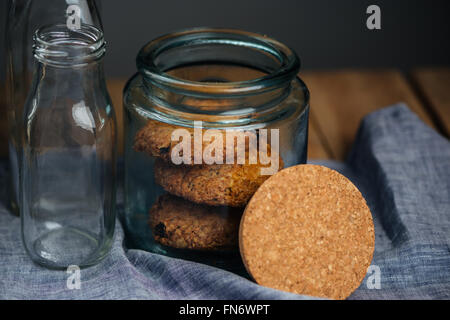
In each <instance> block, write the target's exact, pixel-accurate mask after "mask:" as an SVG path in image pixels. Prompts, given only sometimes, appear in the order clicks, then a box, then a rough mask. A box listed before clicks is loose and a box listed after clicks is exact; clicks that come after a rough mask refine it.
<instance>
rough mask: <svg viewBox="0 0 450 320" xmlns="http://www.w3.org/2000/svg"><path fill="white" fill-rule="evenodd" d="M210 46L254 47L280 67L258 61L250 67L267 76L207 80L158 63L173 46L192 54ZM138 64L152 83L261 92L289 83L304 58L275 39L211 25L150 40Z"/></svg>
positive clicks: (201, 90) (195, 90)
mask: <svg viewBox="0 0 450 320" xmlns="http://www.w3.org/2000/svg"><path fill="white" fill-rule="evenodd" d="M209 45H210V46H215V45H220V46H224V47H228V48H232V47H235V48H236V47H239V48H246V49H249V50H253V51H254V52H259V53H260V54H261V55H265V56H267V57H268V58H269V59H272V60H273V61H276V62H277V63H278V66H277V67H276V68H273V70H264V68H263V67H261V66H258V65H256V62H255V65H253V66H250V67H253V68H255V69H260V70H261V71H263V72H265V73H266V74H265V75H264V76H261V77H259V78H254V79H251V80H244V81H236V82H204V81H192V80H186V79H182V78H178V77H174V76H171V75H170V74H168V73H167V69H166V68H163V67H161V66H160V65H158V63H157V61H158V59H159V58H160V56H161V55H163V54H165V53H167V52H170V51H171V50H173V49H181V50H186V55H189V54H191V55H192V48H195V47H196V46H197V47H198V46H209ZM229 58H230V59H232V58H233V57H232V56H230V57H229ZM225 59H226V58H225ZM199 62H201V61H199ZM136 64H137V68H138V70H139V72H140V73H141V74H142V75H143V77H144V80H146V81H149V82H151V83H152V84H156V85H157V86H162V87H165V88H171V89H173V90H176V91H178V92H180V91H181V92H187V93H190V94H199V95H250V94H258V93H261V92H265V91H268V90H273V89H274V88H278V87H282V86H285V85H287V84H289V83H290V82H291V81H292V80H293V79H295V77H296V76H297V74H298V72H299V70H300V59H299V57H298V56H297V54H296V53H295V51H294V50H292V49H291V48H290V47H288V46H286V45H284V44H282V43H281V42H279V41H277V40H275V39H273V38H270V37H267V36H265V35H262V34H258V33H253V32H248V31H242V30H237V29H226V28H208V27H199V28H192V29H185V30H181V31H178V32H173V33H169V34H166V35H163V36H161V37H158V38H156V39H154V40H152V41H150V42H149V43H147V44H146V45H144V46H143V47H142V48H141V50H140V51H139V53H138V56H137V59H136Z"/></svg>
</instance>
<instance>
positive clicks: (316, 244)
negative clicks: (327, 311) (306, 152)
mask: <svg viewBox="0 0 450 320" xmlns="http://www.w3.org/2000/svg"><path fill="white" fill-rule="evenodd" d="M374 245H375V233H374V227H373V221H372V215H371V213H370V210H369V208H368V206H367V204H366V201H365V200H364V198H363V196H362V195H361V193H360V192H359V190H358V189H357V188H356V187H355V186H354V185H353V183H351V182H350V181H349V180H348V179H347V178H346V177H344V176H343V175H341V174H340V173H338V172H336V171H334V170H331V169H329V168H326V167H323V166H318V165H309V164H308V165H298V166H294V167H290V168H287V169H284V170H282V171H280V172H278V173H277V174H275V175H273V176H272V177H270V178H269V179H268V180H266V181H265V182H264V183H263V184H262V185H261V187H260V188H259V189H258V190H257V191H256V193H255V194H254V196H253V197H252V199H251V200H250V202H249V203H248V205H247V207H246V209H245V212H244V215H243V216H242V220H241V224H240V230H239V246H240V252H241V256H242V259H243V261H244V264H245V266H246V268H247V271H248V272H249V273H250V275H251V276H252V277H253V279H254V280H255V281H256V282H257V283H258V284H260V285H263V286H267V287H271V288H274V289H279V290H284V291H289V292H294V293H297V294H304V295H310V296H316V297H325V298H332V299H345V298H346V297H348V296H349V295H350V294H351V293H352V292H353V291H354V290H355V289H356V288H358V287H359V285H360V284H361V282H362V280H363V279H364V277H365V275H366V272H367V269H368V267H369V266H370V263H371V260H372V256H373V251H374Z"/></svg>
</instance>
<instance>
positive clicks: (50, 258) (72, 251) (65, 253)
mask: <svg viewBox="0 0 450 320" xmlns="http://www.w3.org/2000/svg"><path fill="white" fill-rule="evenodd" d="M108 243H109V244H108ZM110 243H111V241H108V242H107V243H106V244H107V245H105V244H103V245H102V242H101V241H100V240H99V239H98V237H97V236H95V235H93V234H92V233H90V232H88V231H86V230H83V229H80V228H76V227H63V228H58V229H55V230H52V231H50V232H48V233H46V234H44V235H43V236H41V237H40V238H38V239H36V240H35V241H34V243H33V245H32V248H31V249H32V250H33V252H29V253H30V255H31V258H32V259H33V260H34V261H35V262H36V263H38V264H40V265H42V266H44V267H47V268H51V269H66V268H67V267H68V266H71V265H76V266H78V267H80V268H83V267H89V266H92V265H94V264H96V263H98V262H99V261H100V260H102V259H103V258H104V257H105V256H106V254H107V253H108V251H109V248H110Z"/></svg>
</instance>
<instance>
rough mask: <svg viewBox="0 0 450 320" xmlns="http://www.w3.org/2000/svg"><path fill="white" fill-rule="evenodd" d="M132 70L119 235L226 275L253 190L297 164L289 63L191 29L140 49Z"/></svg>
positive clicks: (256, 46)
mask: <svg viewBox="0 0 450 320" xmlns="http://www.w3.org/2000/svg"><path fill="white" fill-rule="evenodd" d="M137 66H138V69H139V73H137V74H136V75H135V76H134V77H132V78H131V79H130V81H129V82H128V84H127V86H126V88H125V90H124V108H125V118H124V122H125V189H124V190H125V194H124V195H125V210H124V215H123V217H122V221H123V223H124V227H125V231H126V233H127V236H128V238H129V239H130V240H131V244H132V245H133V246H134V247H137V248H141V249H144V250H149V251H151V252H155V253H160V254H164V255H169V256H174V257H180V258H185V259H189V260H194V261H200V262H204V263H208V264H211V265H216V266H221V267H225V268H227V267H228V266H229V264H228V262H229V261H232V260H233V259H234V258H237V259H238V257H239V253H238V252H239V251H238V232H239V222H240V218H241V214H242V213H243V210H244V208H245V205H246V204H247V202H248V201H249V200H250V198H251V196H252V195H253V193H254V192H255V191H256V189H257V188H258V187H259V186H260V185H261V184H262V183H263V182H264V181H265V180H266V179H267V178H268V177H269V176H270V175H271V174H273V173H276V172H277V171H279V170H281V169H282V168H283V167H288V166H292V165H296V164H300V163H305V162H306V152H307V136H308V112H309V106H308V99H309V93H308V90H307V88H306V86H305V85H304V83H303V82H302V81H301V80H300V79H299V78H298V77H297V73H298V71H299V67H300V63H299V59H298V57H297V55H296V54H295V53H294V52H293V51H292V50H291V49H290V48H288V47H287V46H285V45H283V44H281V43H279V42H277V41H275V40H273V39H270V38H267V37H265V36H262V35H259V34H254V33H249V32H244V31H239V30H228V29H191V30H186V31H182V32H178V33H173V34H168V35H165V36H162V37H160V38H158V39H156V40H154V41H152V42H150V43H148V44H147V45H146V46H144V47H143V48H142V49H141V51H140V53H139V55H138V57H137ZM179 129H181V130H179ZM240 143H241V145H240ZM240 146H242V148H241V147H240Z"/></svg>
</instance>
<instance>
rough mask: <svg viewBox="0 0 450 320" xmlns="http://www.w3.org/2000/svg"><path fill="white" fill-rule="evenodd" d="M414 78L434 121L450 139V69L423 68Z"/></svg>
mask: <svg viewBox="0 0 450 320" xmlns="http://www.w3.org/2000/svg"><path fill="white" fill-rule="evenodd" d="M412 78H413V80H414V82H415V84H416V86H417V90H418V91H419V94H422V96H423V98H424V104H426V107H429V108H430V110H429V111H430V113H431V114H432V116H433V120H435V121H436V124H437V125H438V126H439V129H440V130H441V131H442V133H443V134H444V135H445V136H446V137H450V68H422V69H416V70H413V72H412Z"/></svg>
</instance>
